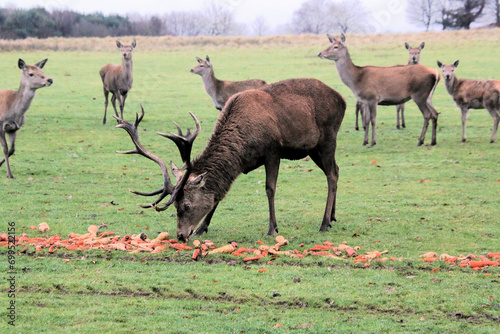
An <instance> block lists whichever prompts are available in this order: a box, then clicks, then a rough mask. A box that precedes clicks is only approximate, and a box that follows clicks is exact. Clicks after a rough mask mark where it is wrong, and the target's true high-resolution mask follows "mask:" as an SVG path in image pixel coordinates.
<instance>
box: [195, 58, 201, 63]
mask: <svg viewBox="0 0 500 334" xmlns="http://www.w3.org/2000/svg"><path fill="white" fill-rule="evenodd" d="M195 58H196V60H197V61H198V63H201V62H202V61H203V59H201V58H198V57H195Z"/></svg>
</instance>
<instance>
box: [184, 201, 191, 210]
mask: <svg viewBox="0 0 500 334" xmlns="http://www.w3.org/2000/svg"><path fill="white" fill-rule="evenodd" d="M189 209H191V204H189V203H186V204H184V211H189Z"/></svg>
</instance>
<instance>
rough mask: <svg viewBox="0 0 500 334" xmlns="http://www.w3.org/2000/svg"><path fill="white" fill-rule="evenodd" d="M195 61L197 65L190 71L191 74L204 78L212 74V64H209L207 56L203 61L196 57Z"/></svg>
mask: <svg viewBox="0 0 500 334" xmlns="http://www.w3.org/2000/svg"><path fill="white" fill-rule="evenodd" d="M196 60H197V61H198V65H196V66H195V67H193V68H192V69H191V71H190V72H191V73H194V74H198V75H201V76H204V75H206V74H209V73H211V72H213V69H212V63H211V62H210V58H209V57H208V55H207V56H206V57H205V60H203V59H201V58H198V57H196Z"/></svg>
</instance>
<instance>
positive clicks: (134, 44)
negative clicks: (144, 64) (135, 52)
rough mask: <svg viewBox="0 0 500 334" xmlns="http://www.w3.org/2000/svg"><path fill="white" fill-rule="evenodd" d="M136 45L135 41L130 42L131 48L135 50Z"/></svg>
mask: <svg viewBox="0 0 500 334" xmlns="http://www.w3.org/2000/svg"><path fill="white" fill-rule="evenodd" d="M136 45H137V42H136V41H135V39H134V40H133V42H132V47H133V48H134V49H135V46H136Z"/></svg>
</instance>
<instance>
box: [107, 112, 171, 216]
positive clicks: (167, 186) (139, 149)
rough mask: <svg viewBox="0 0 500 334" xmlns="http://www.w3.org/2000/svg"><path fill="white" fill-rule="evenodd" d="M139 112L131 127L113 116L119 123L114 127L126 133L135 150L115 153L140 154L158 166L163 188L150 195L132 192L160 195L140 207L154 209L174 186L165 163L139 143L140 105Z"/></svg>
mask: <svg viewBox="0 0 500 334" xmlns="http://www.w3.org/2000/svg"><path fill="white" fill-rule="evenodd" d="M141 110H142V113H141V116H139V114H137V113H136V115H135V123H134V124H133V125H132V124H131V123H129V122H127V121H126V120H124V119H121V118H119V117H117V116H113V117H115V118H116V120H117V121H118V123H119V124H118V125H116V127H117V128H122V129H124V130H125V131H127V133H128V134H129V136H130V138H131V139H132V142H133V143H134V145H135V149H133V150H129V151H116V152H117V153H121V154H140V155H142V156H143V157H146V158H148V159H150V160H153V161H154V162H156V163H157V164H158V165H159V166H160V168H161V171H162V173H163V188H162V189H160V190H157V191H154V192H151V193H143V192H138V191H132V192H133V193H134V194H137V195H142V196H154V195H158V194H160V196H159V197H158V198H157V199H156V200H155V201H154V202H153V203H151V204H149V205H140V206H141V207H143V208H150V207H156V205H157V204H158V203H160V202H161V201H162V200H163V199H164V198H165V197H166V196H167V195H169V194H172V192H173V190H174V186H173V185H172V183H171V182H170V175H169V174H168V170H167V165H166V164H165V162H163V160H162V159H160V158H159V157H158V156H157V155H155V154H153V153H151V152H149V151H148V150H147V149H146V148H144V146H142V144H141V143H140V141H139V134H138V131H137V127H138V125H139V123H140V122H141V121H142V119H143V118H144V114H145V112H144V108H143V106H142V105H141Z"/></svg>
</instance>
